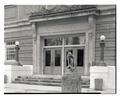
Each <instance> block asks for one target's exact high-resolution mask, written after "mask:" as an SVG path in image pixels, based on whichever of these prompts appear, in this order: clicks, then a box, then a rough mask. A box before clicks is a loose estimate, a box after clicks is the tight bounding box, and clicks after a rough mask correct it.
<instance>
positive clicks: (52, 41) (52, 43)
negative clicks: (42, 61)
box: [44, 37, 62, 46]
mask: <svg viewBox="0 0 120 98" xmlns="http://www.w3.org/2000/svg"><path fill="white" fill-rule="evenodd" d="M44 45H45V46H55V45H62V38H60V37H59V38H49V39H45V40H44Z"/></svg>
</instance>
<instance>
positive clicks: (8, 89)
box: [4, 84, 115, 94]
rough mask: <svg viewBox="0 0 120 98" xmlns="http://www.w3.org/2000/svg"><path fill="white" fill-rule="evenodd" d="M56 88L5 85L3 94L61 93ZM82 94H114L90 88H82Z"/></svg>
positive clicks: (59, 89)
mask: <svg viewBox="0 0 120 98" xmlns="http://www.w3.org/2000/svg"><path fill="white" fill-rule="evenodd" d="M61 91H62V88H61V87H58V86H43V85H28V84H5V91H4V93H61ZM82 93H101V94H115V90H102V91H96V90H93V89H90V88H82Z"/></svg>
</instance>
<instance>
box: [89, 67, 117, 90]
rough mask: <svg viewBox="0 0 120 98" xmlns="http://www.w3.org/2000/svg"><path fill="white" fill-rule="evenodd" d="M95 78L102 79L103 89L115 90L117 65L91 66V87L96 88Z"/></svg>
mask: <svg viewBox="0 0 120 98" xmlns="http://www.w3.org/2000/svg"><path fill="white" fill-rule="evenodd" d="M95 79H102V80H103V85H102V89H103V90H107V89H113V90H115V66H92V67H90V88H91V89H95Z"/></svg>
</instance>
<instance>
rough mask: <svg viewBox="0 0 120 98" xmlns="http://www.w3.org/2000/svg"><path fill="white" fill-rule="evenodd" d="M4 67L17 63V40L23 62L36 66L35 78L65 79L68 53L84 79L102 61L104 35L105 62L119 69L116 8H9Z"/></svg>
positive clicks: (37, 6) (70, 6) (7, 8)
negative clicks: (101, 39)
mask: <svg viewBox="0 0 120 98" xmlns="http://www.w3.org/2000/svg"><path fill="white" fill-rule="evenodd" d="M4 8H5V38H4V39H5V40H4V41H5V44H6V60H5V65H6V66H7V65H12V64H13V63H14V61H15V49H14V47H15V41H19V43H20V55H19V58H20V63H21V64H22V65H29V66H33V74H34V75H44V76H49V75H50V76H62V75H64V74H65V73H66V66H67V53H68V51H71V53H72V54H73V55H74V65H75V66H76V68H77V71H78V73H79V74H80V75H82V76H89V75H90V66H94V65H96V66H97V63H98V62H99V61H100V45H99V44H100V36H101V35H105V36H106V40H105V49H104V61H105V63H106V65H107V66H113V67H115V66H116V54H115V50H116V6H115V5H6V6H5V7H4Z"/></svg>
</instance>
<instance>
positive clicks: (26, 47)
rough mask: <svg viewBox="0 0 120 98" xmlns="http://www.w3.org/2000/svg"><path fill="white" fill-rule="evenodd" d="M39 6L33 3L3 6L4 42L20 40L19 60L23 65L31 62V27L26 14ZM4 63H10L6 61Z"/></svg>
mask: <svg viewBox="0 0 120 98" xmlns="http://www.w3.org/2000/svg"><path fill="white" fill-rule="evenodd" d="M38 10H39V6H34V5H18V6H16V5H7V6H5V29H4V30H5V33H4V41H5V43H7V42H10V41H19V42H20V56H19V57H20V62H21V64H23V65H32V63H33V56H32V54H33V51H32V50H33V49H32V48H33V42H32V41H33V40H32V34H33V32H32V28H31V24H30V22H29V18H28V16H29V15H30V13H31V12H33V11H38ZM5 64H12V62H6V61H5Z"/></svg>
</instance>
